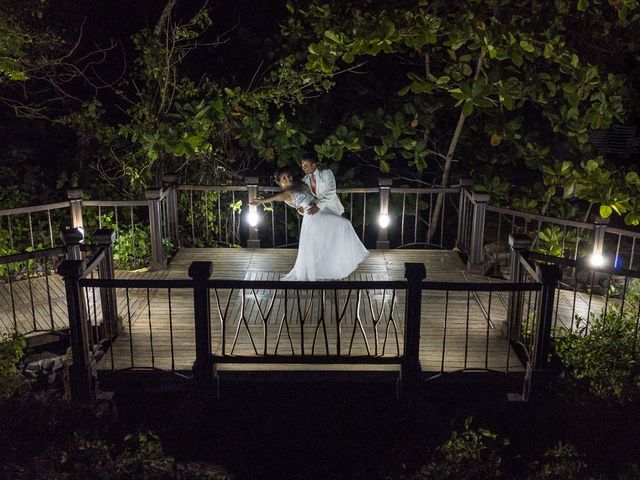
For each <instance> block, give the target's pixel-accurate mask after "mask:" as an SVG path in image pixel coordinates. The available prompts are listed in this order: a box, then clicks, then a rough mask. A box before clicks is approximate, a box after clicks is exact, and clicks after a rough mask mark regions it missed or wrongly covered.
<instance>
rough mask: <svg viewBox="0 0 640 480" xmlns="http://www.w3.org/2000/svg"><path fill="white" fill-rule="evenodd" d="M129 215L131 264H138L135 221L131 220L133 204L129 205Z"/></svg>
mask: <svg viewBox="0 0 640 480" xmlns="http://www.w3.org/2000/svg"><path fill="white" fill-rule="evenodd" d="M129 215H130V217H131V253H132V255H133V264H134V265H137V264H138V256H137V255H136V232H135V223H134V221H133V205H132V206H131V207H129Z"/></svg>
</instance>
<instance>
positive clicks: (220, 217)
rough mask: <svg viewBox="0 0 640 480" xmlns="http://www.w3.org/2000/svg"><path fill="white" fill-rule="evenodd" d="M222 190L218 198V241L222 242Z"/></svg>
mask: <svg viewBox="0 0 640 480" xmlns="http://www.w3.org/2000/svg"><path fill="white" fill-rule="evenodd" d="M221 196H222V192H218V194H217V195H216V198H217V200H218V242H222V206H221V203H222V202H221V198H220V197H221Z"/></svg>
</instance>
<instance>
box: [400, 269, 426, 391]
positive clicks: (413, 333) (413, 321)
mask: <svg viewBox="0 0 640 480" xmlns="http://www.w3.org/2000/svg"><path fill="white" fill-rule="evenodd" d="M404 276H405V278H406V279H407V298H406V310H405V328H404V359H403V362H402V367H401V368H402V374H401V379H402V386H403V388H410V389H415V388H416V387H417V386H418V385H419V382H420V315H421V305H422V281H423V280H424V279H425V277H426V276H427V272H426V269H425V267H424V264H423V263H405V264H404Z"/></svg>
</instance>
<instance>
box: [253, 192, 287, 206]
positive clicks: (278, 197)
mask: <svg viewBox="0 0 640 480" xmlns="http://www.w3.org/2000/svg"><path fill="white" fill-rule="evenodd" d="M287 200H291V192H290V191H288V190H284V191H282V192H280V193H276V194H275V195H272V196H271V197H268V198H256V199H255V200H254V201H253V202H250V203H249V205H262V204H263V203H269V202H286V201H287Z"/></svg>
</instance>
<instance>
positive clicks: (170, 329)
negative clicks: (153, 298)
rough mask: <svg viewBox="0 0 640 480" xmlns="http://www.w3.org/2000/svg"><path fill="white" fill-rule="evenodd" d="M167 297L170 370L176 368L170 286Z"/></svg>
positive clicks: (173, 370)
mask: <svg viewBox="0 0 640 480" xmlns="http://www.w3.org/2000/svg"><path fill="white" fill-rule="evenodd" d="M167 298H168V300H169V345H170V347H171V371H172V372H175V370H176V357H175V354H174V351H173V310H172V305H171V287H169V289H168V290H167Z"/></svg>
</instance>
